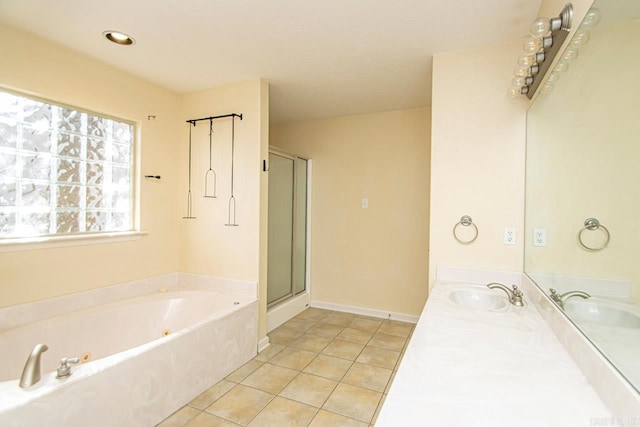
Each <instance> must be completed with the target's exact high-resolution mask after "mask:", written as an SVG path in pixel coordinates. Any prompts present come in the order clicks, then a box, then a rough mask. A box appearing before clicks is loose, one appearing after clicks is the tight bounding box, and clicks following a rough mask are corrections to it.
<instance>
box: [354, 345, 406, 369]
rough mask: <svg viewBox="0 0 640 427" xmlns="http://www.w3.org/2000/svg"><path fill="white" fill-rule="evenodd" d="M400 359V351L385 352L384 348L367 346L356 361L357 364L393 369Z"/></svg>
mask: <svg viewBox="0 0 640 427" xmlns="http://www.w3.org/2000/svg"><path fill="white" fill-rule="evenodd" d="M399 357H400V352H399V351H392V350H385V349H384V348H378V347H369V346H366V347H365V348H364V350H362V353H360V355H359V356H358V358H357V359H356V362H359V363H365V364H367V365H373V366H379V367H381V368H387V369H393V368H395V366H396V362H397V361H398V359H399Z"/></svg>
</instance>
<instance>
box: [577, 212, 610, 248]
mask: <svg viewBox="0 0 640 427" xmlns="http://www.w3.org/2000/svg"><path fill="white" fill-rule="evenodd" d="M600 228H601V229H603V230H604V232H605V234H606V236H607V238H606V240H605V241H604V244H603V245H602V246H599V247H596V248H592V247H591V246H587V245H586V244H585V243H584V242H583V241H582V233H584V232H585V230H589V231H594V230H598V229H600ZM609 240H611V233H609V230H608V229H607V227H605V226H604V225H602V224H600V221H598V220H597V219H595V218H587V219H586V220H585V221H584V227H582V229H581V230H580V232H579V233H578V242H580V246H582V247H583V248H585V249H586V250H588V251H591V252H597V251H601V250H603V249H604V248H606V247H607V245H608V244H609Z"/></svg>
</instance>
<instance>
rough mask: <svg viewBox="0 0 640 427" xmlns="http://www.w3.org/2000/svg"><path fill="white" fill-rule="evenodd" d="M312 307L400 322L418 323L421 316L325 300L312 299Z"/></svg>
mask: <svg viewBox="0 0 640 427" xmlns="http://www.w3.org/2000/svg"><path fill="white" fill-rule="evenodd" d="M309 305H310V306H311V307H315V308H323V309H325V310H333V311H342V312H345V313H353V314H360V315H363V316H370V317H378V318H380V319H389V320H397V321H400V322H408V323H418V319H419V318H420V316H415V315H413V314H405V313H396V312H393V311H384V310H376V309H373V308H365V307H356V306H354V305H344V304H336V303H333V302H325V301H311V302H310V304H309Z"/></svg>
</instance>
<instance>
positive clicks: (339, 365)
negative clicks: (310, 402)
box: [303, 354, 353, 381]
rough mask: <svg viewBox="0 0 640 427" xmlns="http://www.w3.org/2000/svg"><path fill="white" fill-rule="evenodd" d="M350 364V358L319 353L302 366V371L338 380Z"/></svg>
mask: <svg viewBox="0 0 640 427" xmlns="http://www.w3.org/2000/svg"><path fill="white" fill-rule="evenodd" d="M352 364H353V362H352V361H351V360H346V359H340V358H337V357H333V356H325V355H324V354H320V355H318V357H316V358H315V359H313V361H312V362H311V363H309V364H308V365H307V367H306V368H304V370H303V372H306V373H308V374H313V375H318V376H320V377H324V378H329V379H332V380H336V381H340V380H341V379H342V377H344V374H346V373H347V371H348V370H349V368H350V367H351V365H352Z"/></svg>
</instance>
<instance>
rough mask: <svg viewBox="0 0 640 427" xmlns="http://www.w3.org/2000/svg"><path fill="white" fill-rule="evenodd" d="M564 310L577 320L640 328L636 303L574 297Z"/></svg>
mask: <svg viewBox="0 0 640 427" xmlns="http://www.w3.org/2000/svg"><path fill="white" fill-rule="evenodd" d="M564 312H565V313H566V314H567V315H568V316H569V317H570V318H571V319H572V320H575V321H578V322H580V321H582V322H589V323H596V324H599V325H604V326H614V327H619V328H636V329H637V328H640V310H638V308H637V307H636V306H634V305H631V304H625V303H619V302H616V301H608V300H603V299H597V298H588V299H577V298H572V299H570V300H568V301H566V302H565V303H564Z"/></svg>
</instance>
